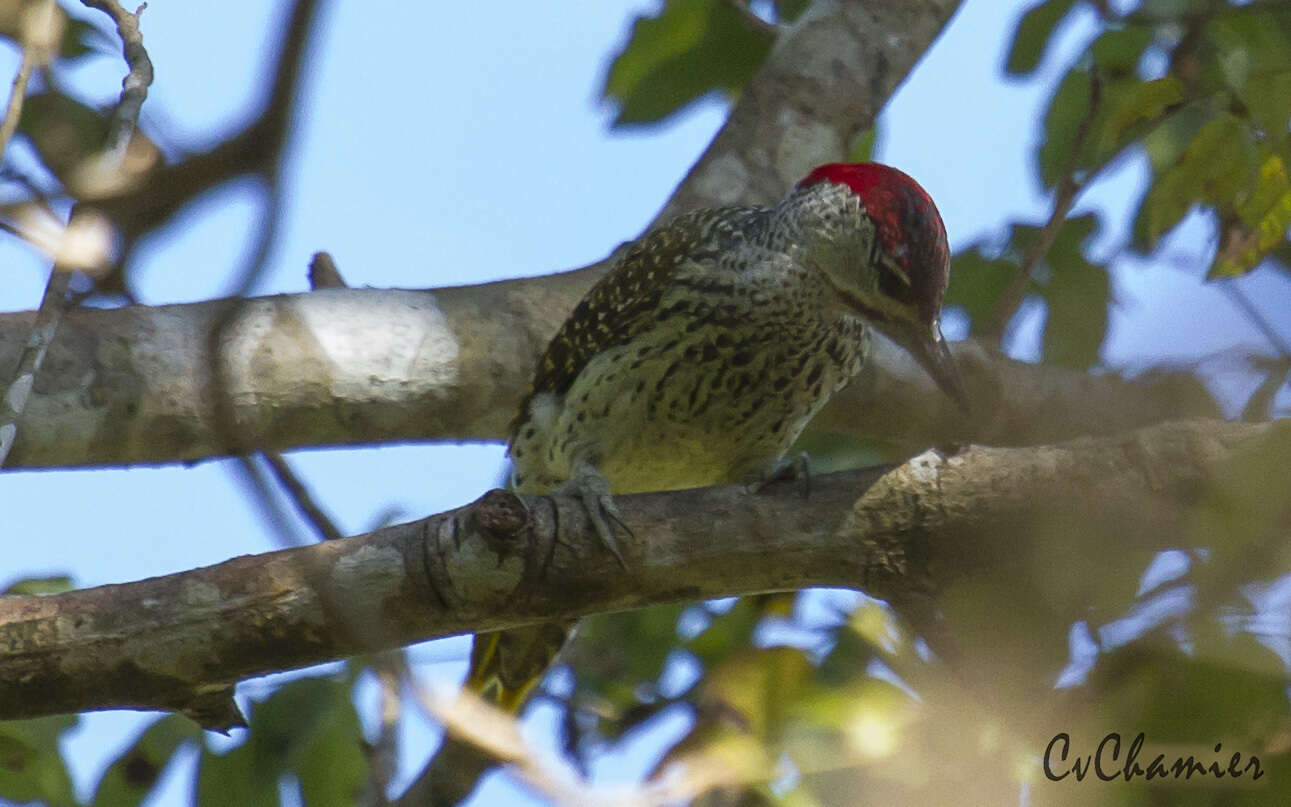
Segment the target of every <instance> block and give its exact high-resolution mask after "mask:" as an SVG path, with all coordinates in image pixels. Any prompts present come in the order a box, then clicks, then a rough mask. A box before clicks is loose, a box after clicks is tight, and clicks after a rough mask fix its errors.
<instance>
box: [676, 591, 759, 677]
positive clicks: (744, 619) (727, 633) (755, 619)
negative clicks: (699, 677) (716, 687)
mask: <svg viewBox="0 0 1291 807" xmlns="http://www.w3.org/2000/svg"><path fill="white" fill-rule="evenodd" d="M761 620H762V610H761V609H760V608H759V607H758V603H757V600H756V598H754V597H741V598H740V599H739V600H737V601H736V603H735V605H734V606H733V607H732V608H731V610H729V611H727V612H726V613H724V614H720V615H718V616H717V617H715V618H714V619H713V621H712V623H711V624H710V625H709V626H708V628H707V629H706V630H704V631H703V632H702V633H700V634H699V635H698V636H696V637H695V638H693V639H691V640H690V641H689V642H687V643H686V647H687V649H688V650H690V652H691V653H694V654H695V657H696V658H697V659H699V661H700V662H701V663H702V664H703V665H704V666H705V667H707V666H709V665H711V664H713V663H714V662H718V661H721V660H722V659H724V658H726V657H728V656H730V655H731V654H732V653H735V652H736V651H737V650H740V649H742V648H746V647H748V646H749V645H750V643H751V642H752V641H753V631H754V630H755V629H756V628H757V626H758V623H759V622H760V621H761Z"/></svg>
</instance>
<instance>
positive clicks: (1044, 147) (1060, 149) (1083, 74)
mask: <svg viewBox="0 0 1291 807" xmlns="http://www.w3.org/2000/svg"><path fill="white" fill-rule="evenodd" d="M1090 83H1091V79H1090V74H1089V71H1087V70H1080V69H1073V70H1070V71H1068V73H1067V75H1066V76H1065V77H1064V78H1063V80H1062V83H1061V84H1059V85H1058V90H1057V92H1055V93H1054V94H1053V97H1052V98H1050V99H1049V109H1048V110H1047V111H1046V112H1045V116H1044V131H1045V138H1044V142H1043V143H1042V144H1040V148H1039V150H1038V151H1037V152H1036V158H1037V159H1038V161H1039V164H1038V168H1039V171H1040V180H1041V181H1042V182H1043V183H1044V185H1045V187H1046V188H1052V187H1053V186H1055V185H1057V184H1058V182H1059V181H1060V180H1061V179H1062V172H1063V168H1064V167H1065V166H1066V164H1067V161H1068V155H1070V154H1071V150H1072V149H1073V148H1075V146H1076V135H1077V132H1078V131H1079V129H1080V122H1081V121H1082V120H1084V118H1085V115H1086V111H1087V110H1088V109H1089V102H1090V98H1091V92H1090Z"/></svg>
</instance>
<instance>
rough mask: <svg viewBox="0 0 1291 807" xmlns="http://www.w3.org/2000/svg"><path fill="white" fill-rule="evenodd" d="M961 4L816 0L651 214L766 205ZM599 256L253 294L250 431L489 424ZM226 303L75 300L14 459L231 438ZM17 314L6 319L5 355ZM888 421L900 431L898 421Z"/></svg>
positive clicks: (60, 459)
mask: <svg viewBox="0 0 1291 807" xmlns="http://www.w3.org/2000/svg"><path fill="white" fill-rule="evenodd" d="M957 6H958V2H957V0H936V2H929V3H924V4H920V5H918V6H912V5H910V4H907V3H872V2H870V3H862V2H858V1H857V0H847V1H846V2H844V1H842V0H835V1H834V2H823V3H817V4H815V5H814V6H813V9H812V11H811V12H809V13H808V14H807V15H805V17H804V18H803V19H802V20H800V21H799V22H798V23H797V24H795V25H794V26H793V27H792V28H791V29H789V30H788V31H786V32H785V33H784V35H783V36H782V37H781V39H780V41H779V42H778V43H777V46H776V48H775V49H774V50H773V51H772V54H771V56H770V57H769V58H768V60H767V63H766V64H765V65H764V67H763V69H762V70H761V71H760V72H759V73H758V75H757V76H756V77H755V78H754V79H753V81H752V82H750V85H749V87H748V88H747V89H746V91H745V92H744V93H743V94H742V96H741V98H740V100H739V102H738V103H737V104H736V105H735V108H734V109H733V110H732V112H731V117H730V120H729V121H728V122H727V124H726V126H725V127H723V130H722V131H721V132H720V133H719V135H718V136H717V138H716V139H715V140H714V141H713V143H712V144H711V145H710V146H709V148H708V149H707V150H706V151H705V153H704V155H703V156H702V157H701V158H700V160H699V161H698V162H697V163H696V165H695V167H694V168H693V169H692V170H691V172H690V174H689V175H688V176H687V177H686V179H685V180H684V181H683V182H682V184H681V185H680V187H679V188H678V189H677V191H676V193H675V194H674V196H673V198H672V200H671V201H670V202H669V203H668V205H667V206H666V207H665V209H664V211H663V212H662V213H661V214H660V218H661V219H662V218H667V217H670V216H671V215H673V214H674V213H676V212H680V211H682V210H686V209H690V208H695V207H702V206H710V205H718V204H729V203H732V202H766V201H768V200H771V199H774V198H778V197H779V196H780V195H781V194H782V193H783V192H784V189H785V188H786V186H787V185H788V184H789V183H791V182H793V181H796V180H797V179H798V178H799V177H801V176H802V175H803V174H804V173H805V171H806V170H807V168H809V167H810V166H812V165H814V164H818V163H820V162H826V161H830V160H836V159H840V158H841V157H842V156H843V155H844V154H845V153H846V149H847V146H848V144H849V143H850V141H851V139H852V138H853V136H854V135H855V133H856V132H858V131H861V130H863V129H865V128H866V127H867V126H869V125H870V123H871V122H872V121H873V119H874V116H875V115H876V114H877V112H878V110H879V108H880V107H881V106H882V104H883V103H884V102H885V101H886V99H887V96H888V94H889V93H890V92H891V91H892V90H893V89H894V88H895V86H896V85H897V84H898V83H899V82H900V81H901V80H902V79H903V78H904V77H905V75H906V74H907V73H908V72H909V70H910V69H911V67H912V66H913V65H914V63H915V62H916V61H917V59H918V57H919V56H920V55H921V54H922V53H923V52H924V51H925V50H926V49H927V46H928V45H929V44H930V43H931V41H932V39H933V38H934V37H935V36H936V34H937V33H938V31H940V29H941V27H942V26H943V25H944V24H945V22H946V20H947V19H949V17H950V15H951V14H952V13H953V12H954V10H955V8H956V7H957ZM310 7H312V4H311V3H304V2H302V3H298V4H297V9H298V10H299V9H302V8H310ZM291 27H292V29H297V28H302V27H303V26H300V25H295V24H293V25H292V26H291ZM288 63H289V64H290V63H291V62H290V60H288ZM278 72H279V75H280V76H281V74H282V71H281V70H280V71H278ZM278 83H279V85H282V84H284V83H285V84H286V85H288V86H290V85H291V84H292V83H291V82H290V81H287V80H286V79H280V81H279V82H278ZM277 95H278V94H277V93H275V97H277ZM821 99H829V103H822V102H821ZM281 106H282V104H273V103H271V104H270V105H269V107H268V109H269V110H270V111H272V110H274V109H277V108H279V107H281ZM235 140H237V141H238V142H241V138H235ZM263 140H265V138H256V139H253V141H254V142H256V143H259V142H261V141H263ZM253 141H252V140H248V141H247V142H253ZM232 142H233V141H230V143H232ZM272 142H279V141H278V140H272ZM212 157H214V153H212ZM197 159H198V158H194V160H190V161H188V162H195V161H196V160H197ZM218 162H221V164H222V165H223V164H225V163H227V162H228V161H227V160H224V159H223V158H221V159H220V160H218ZM252 163H253V164H256V165H258V164H259V163H255V162H254V161H252V162H251V163H248V164H252ZM236 164H239V165H241V164H243V163H242V162H237V163H236ZM220 176H223V174H221V175H220ZM185 187H187V185H185ZM150 204H152V202H150ZM162 207H165V205H162ZM167 209H169V208H167ZM127 218H129V217H127ZM145 218H146V217H145ZM154 218H155V217H154ZM149 220H150V221H151V220H152V219H149ZM607 266H608V262H607V261H602V262H600V263H597V264H594V265H592V266H589V267H585V268H584V269H582V270H578V271H575V272H570V273H565V274H560V275H553V276H551V277H548V278H543V279H538V280H517V281H509V282H505V283H493V284H487V285H483V286H470V287H464V288H460V289H441V290H437V291H435V292H433V295H434V296H433V297H432V296H430V295H426V294H417V293H412V292H372V291H359V290H354V291H327V292H325V293H323V294H321V295H311V296H303V295H298V296H289V297H277V298H270V299H266V300H257V301H252V302H249V303H247V304H246V307H245V309H244V311H243V312H242V315H241V316H240V317H239V318H238V321H237V322H236V323H235V325H234V326H233V328H232V329H231V330H230V332H229V333H228V334H227V335H226V337H225V338H224V339H223V340H221V341H222V346H223V349H224V356H223V357H222V359H221V361H223V362H224V363H225V366H227V367H228V368H229V370H228V374H227V381H228V391H229V393H230V395H231V396H232V397H233V408H234V410H235V419H236V423H237V425H238V427H239V434H240V435H241V436H244V437H246V440H245V442H244V445H255V446H257V447H260V448H264V449H271V450H272V449H286V448H292V447H299V446H311V445H340V444H356V443H371V442H381V441H395V440H410V439H431V440H436V439H440V440H496V439H501V438H503V437H504V433H505V427H506V423H507V421H508V420H509V419H510V417H511V414H512V413H513V412H514V410H515V407H516V405H517V404H518V402H519V400H520V398H521V396H522V395H523V394H524V392H525V388H526V386H527V384H528V383H529V379H530V377H531V374H532V369H533V365H534V362H535V360H536V358H537V356H538V355H539V353H540V352H541V350H542V348H543V347H544V346H545V345H546V342H547V340H548V339H550V337H551V335H552V334H553V333H554V332H555V330H556V328H557V327H558V326H559V324H560V322H561V321H562V320H563V319H564V318H565V316H566V314H567V312H568V311H570V310H571V309H572V308H573V306H574V304H575V303H576V302H577V301H578V299H579V298H580V297H581V296H582V295H583V293H584V292H585V291H586V290H587V289H588V288H589V287H590V286H591V284H592V283H594V282H595V281H596V280H597V278H599V277H600V275H601V274H602V273H603V272H604V271H605V269H606V268H607ZM223 305H225V303H223V302H220V301H215V302H211V303H205V304H199V305H193V306H169V307H162V308H152V309H147V308H139V307H132V308H126V309H120V310H117V311H110V312H104V311H87V312H77V313H76V314H74V315H73V316H72V317H71V318H70V319H69V321H68V322H67V323H66V324H65V325H64V329H65V330H64V333H63V334H62V335H61V337H60V340H59V342H57V343H56V344H55V345H54V347H53V348H52V350H53V354H54V355H53V356H52V357H51V359H50V361H49V362H48V363H47V364H46V366H45V368H44V371H43V373H42V375H41V377H40V379H39V380H38V382H37V394H36V395H35V396H34V399H33V400H32V402H31V404H30V406H29V409H28V412H29V414H28V416H27V418H26V425H25V426H24V432H23V434H22V435H21V436H20V438H19V441H18V444H17V445H16V446H15V448H14V451H13V454H12V456H11V458H10V460H9V466H10V467H69V466H83V465H127V464H135V463H162V462H175V461H191V460H196V459H202V458H206V457H211V456H215V455H218V454H221V453H223V452H224V451H226V450H227V448H226V443H227V441H226V440H223V439H221V437H220V430H219V428H218V424H217V423H215V414H216V413H215V411H214V410H215V407H213V406H212V401H211V398H212V395H213V390H215V389H216V386H215V385H213V384H212V379H211V378H210V369H209V368H211V367H213V366H219V365H212V363H211V357H210V356H209V352H210V351H209V347H208V346H207V344H206V342H207V336H208V335H209V334H210V332H211V329H212V325H213V323H214V322H215V321H216V312H218V311H220V310H223V309H222V308H221V306H223ZM29 316H30V315H25V314H14V315H8V316H0V367H3V366H5V364H6V362H7V361H11V360H12V359H10V358H9V356H8V355H7V350H8V346H10V345H14V344H17V342H16V341H15V340H14V339H13V338H12V334H13V333H16V332H18V329H20V330H21V332H22V333H24V334H25V333H26V332H27V331H28V329H29V328H30V323H29ZM320 317H321V319H320ZM992 383H993V382H992ZM1065 392H1066V390H1063V391H1061V392H1054V393H1053V394H1054V395H1064V394H1065ZM856 403H857V400H856V399H854V400H853V401H852V404H851V405H852V406H855V405H856ZM838 405H839V406H847V405H848V404H846V403H840V404H838ZM1184 411H1188V412H1195V411H1196V410H1184ZM935 419H941V420H944V419H945V418H944V416H936V418H935ZM1158 419H1159V418H1158ZM836 420H838V421H842V420H844V418H836ZM925 421H926V418H925ZM1140 422H1146V421H1140ZM919 426H920V428H923V427H924V426H926V422H924V423H920V424H919ZM943 431H945V430H943ZM926 433H927V432H925V434H926ZM957 433H958V434H960V435H961V437H962V436H963V429H962V428H959V429H958V430H957ZM885 434H891V435H892V436H893V437H895V438H896V439H900V432H899V431H898V432H891V433H885Z"/></svg>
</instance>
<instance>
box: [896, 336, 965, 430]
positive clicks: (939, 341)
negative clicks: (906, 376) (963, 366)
mask: <svg viewBox="0 0 1291 807" xmlns="http://www.w3.org/2000/svg"><path fill="white" fill-rule="evenodd" d="M893 335H894V336H895V337H896V341H897V343H898V344H900V345H901V346H902V347H904V348H905V349H906V350H907V351H909V353H910V355H912V356H914V357H915V360H916V361H918V362H919V365H920V366H921V367H923V369H924V371H925V372H927V373H928V375H930V376H932V380H933V381H935V382H937V386H938V387H940V388H941V391H942V392H944V393H946V395H947V396H949V397H950V399H951V400H952V401H954V402H955V404H956V405H958V406H959V408H960V410H961V411H962V412H963V413H964V414H966V415H968V414H971V413H972V407H971V406H970V405H969V403H968V390H967V389H966V388H965V387H964V380H963V379H962V378H960V375H959V369H958V368H957V367H956V366H955V359H954V357H953V356H951V355H950V347H949V346H948V345H947V344H946V337H944V336H942V335H941V325H940V323H936V322H934V323H933V324H932V327H927V326H924V325H922V324H918V325H911V326H910V327H909V329H903V330H902V332H900V333H897V334H893Z"/></svg>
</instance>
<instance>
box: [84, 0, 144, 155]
mask: <svg viewBox="0 0 1291 807" xmlns="http://www.w3.org/2000/svg"><path fill="white" fill-rule="evenodd" d="M81 3H82V4H84V5H86V6H88V7H90V8H96V9H98V10H99V11H102V12H103V13H104V14H107V15H108V16H109V17H111V18H112V19H113V21H114V22H116V24H117V35H118V36H120V37H121V45H122V55H123V56H124V57H125V60H126V66H127V68H129V70H128V72H127V73H126V75H125V78H123V79H121V97H120V99H119V100H118V101H117V105H116V108H115V109H113V110H112V121H111V123H110V125H109V127H108V140H107V147H106V148H107V152H108V154H109V155H110V158H111V159H113V160H115V161H117V162H118V163H119V162H120V161H121V160H122V159H123V158H124V157H125V153H126V149H127V148H128V147H129V146H130V138H131V137H132V136H133V135H134V132H135V129H136V128H137V127H138V126H139V113H140V111H141V110H142V109H143V102H144V99H146V98H147V97H148V86H149V85H150V84H152V78H153V70H152V59H150V58H148V51H147V50H145V49H144V46H143V34H142V32H140V30H139V15H140V14H143V10H144V9H145V8H147V7H148V4H147V3H144V4H143V5H141V6H139V8H137V9H135V11H134V13H131V12H129V11H126V10H125V9H124V8H123V7H122V6H121V4H120V3H118V2H117V0H81Z"/></svg>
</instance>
